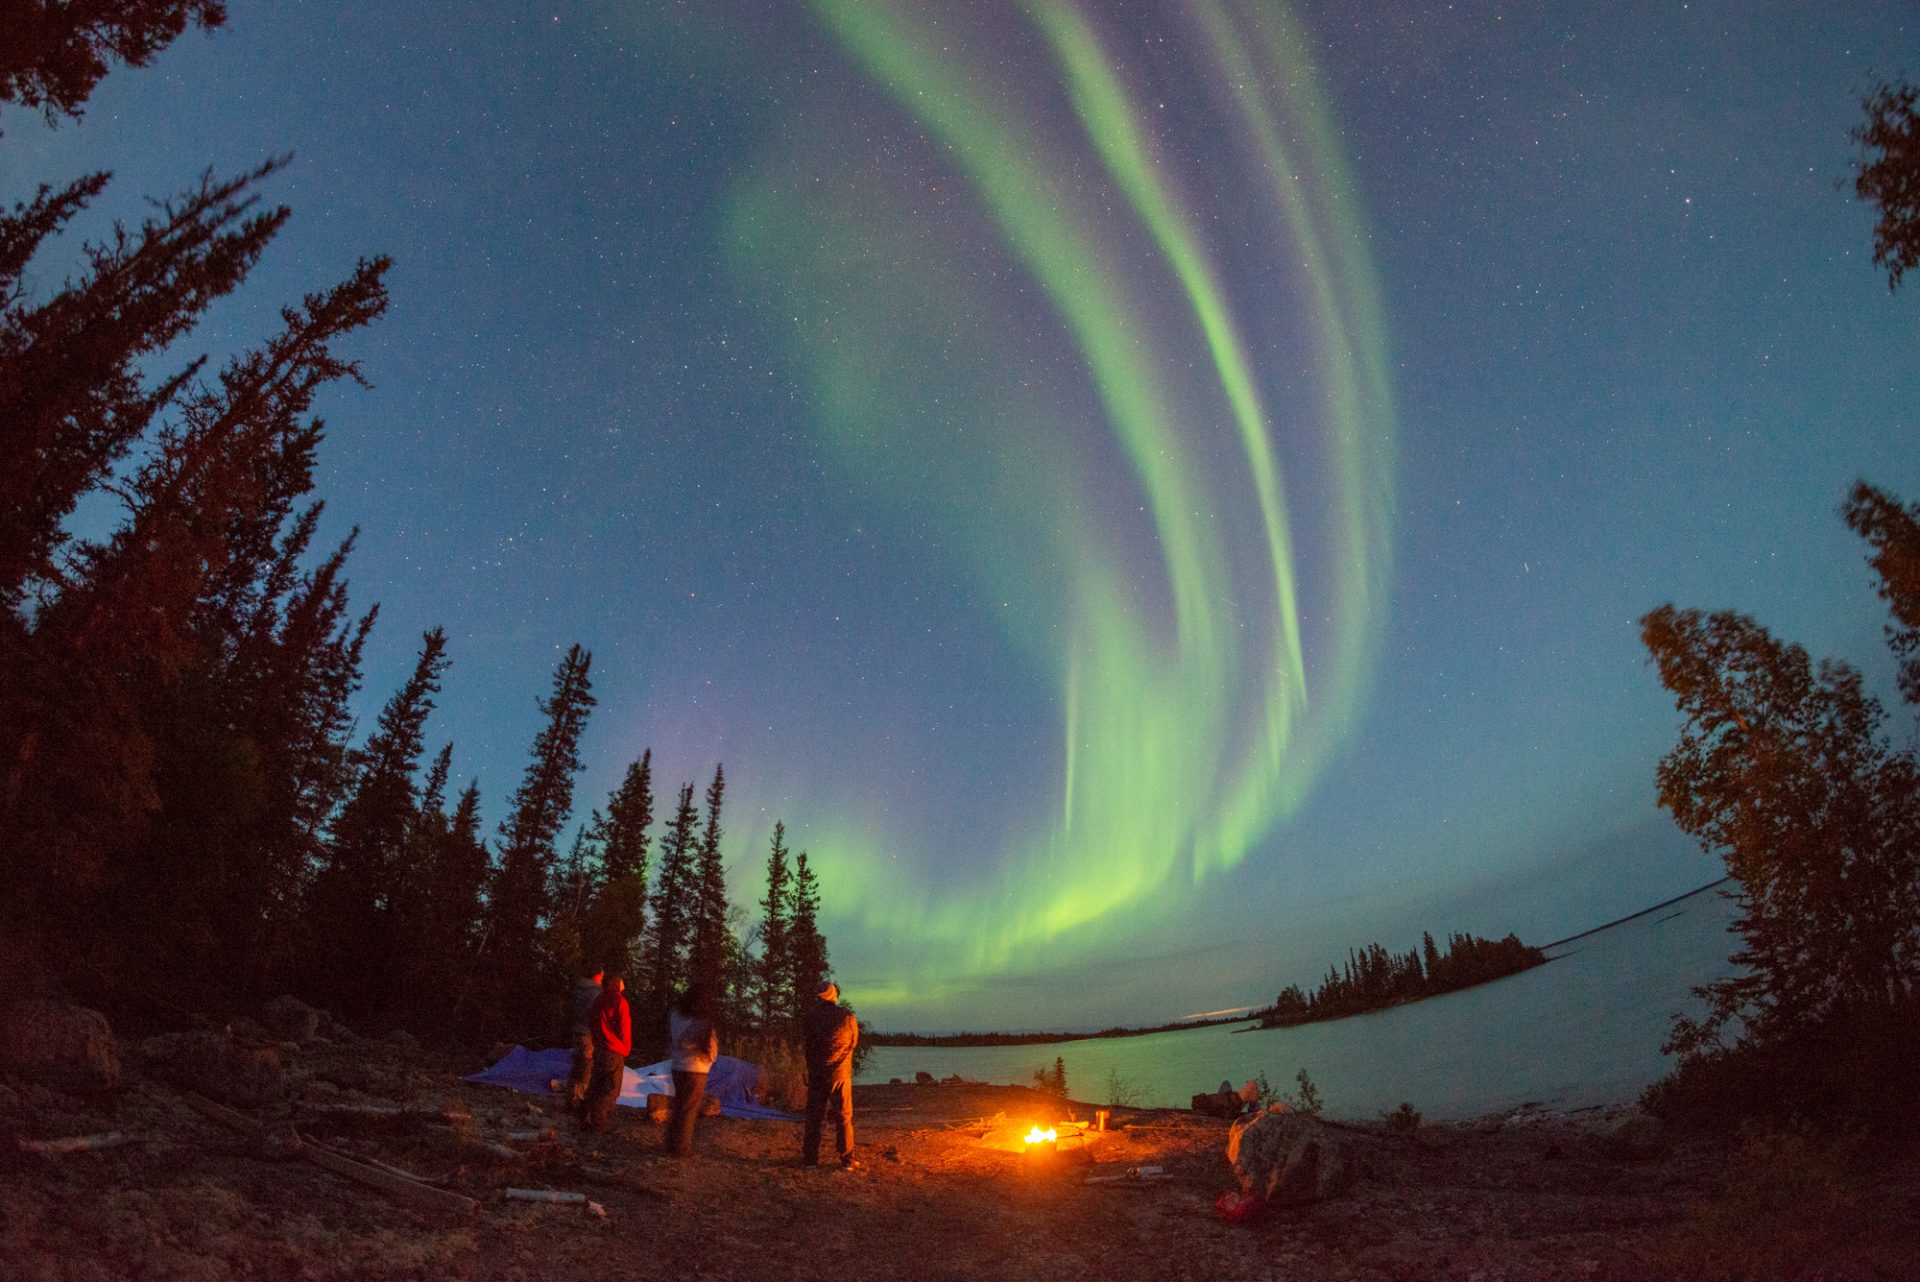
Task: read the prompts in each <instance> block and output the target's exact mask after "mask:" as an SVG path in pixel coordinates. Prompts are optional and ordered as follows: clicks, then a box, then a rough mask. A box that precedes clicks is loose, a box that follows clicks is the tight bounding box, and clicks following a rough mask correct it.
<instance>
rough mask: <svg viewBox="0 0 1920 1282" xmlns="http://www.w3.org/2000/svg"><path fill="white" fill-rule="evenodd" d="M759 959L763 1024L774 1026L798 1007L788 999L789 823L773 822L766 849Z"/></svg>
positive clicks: (757, 979)
mask: <svg viewBox="0 0 1920 1282" xmlns="http://www.w3.org/2000/svg"><path fill="white" fill-rule="evenodd" d="M760 912H761V918H760V960H759V964H758V966H757V967H756V968H755V975H754V979H755V987H756V988H757V989H758V996H759V1002H760V1010H759V1015H760V1026H761V1027H762V1028H767V1029H773V1028H779V1027H782V1026H784V1025H785V1024H786V1023H787V1022H789V1021H790V1020H791V1019H792V1018H793V1016H794V1014H795V1011H794V1010H793V1008H792V1006H791V1005H790V1004H789V1002H788V998H789V996H790V991H789V990H790V987H791V981H790V979H789V976H790V975H791V973H792V961H791V957H790V953H791V942H790V941H791V939H792V917H793V870H792V867H791V866H790V865H789V863H788V855H787V825H786V824H785V823H780V822H776V823H775V824H774V825H773V842H772V845H771V846H770V847H769V848H768V850H767V897H766V898H765V899H763V900H761V901H760Z"/></svg>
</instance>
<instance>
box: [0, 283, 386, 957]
mask: <svg viewBox="0 0 1920 1282" xmlns="http://www.w3.org/2000/svg"><path fill="white" fill-rule="evenodd" d="M386 267H387V264H386V262H385V260H375V261H373V262H368V263H363V264H361V266H360V268H359V269H358V270H357V271H356V272H355V273H354V275H353V276H352V277H351V278H349V280H347V281H346V282H344V283H343V284H341V285H340V286H338V287H336V288H335V289H333V290H330V291H327V292H325V293H323V294H316V295H312V296H310V297H309V298H307V299H306V301H305V304H304V306H303V307H302V308H300V309H298V310H289V311H287V312H286V313H284V317H285V327H284V329H283V330H282V331H281V333H280V334H279V335H277V336H276V337H275V338H273V339H272V340H271V341H269V342H268V343H267V344H266V345H265V346H263V347H262V348H260V349H258V350H256V351H254V352H252V353H249V354H247V355H245V356H242V357H240V358H238V359H236V360H234V361H232V362H231V363H230V364H229V365H228V367H227V368H226V370H225V371H224V372H223V373H222V375H221V377H220V380H219V384H218V386H215V387H207V386H195V387H193V388H192V389H191V391H190V392H188V393H187V394H186V395H185V396H184V397H181V398H177V399H178V413H177V417H176V418H175V419H174V420H173V421H170V422H169V423H167V424H166V425H165V426H164V428H163V429H162V430H161V431H160V432H159V433H158V435H157V437H156V439H155V440H154V441H153V442H152V449H151V451H150V452H149V454H148V456H147V458H146V459H145V461H144V462H143V463H142V464H141V466H139V467H138V468H137V469H135V471H134V473H133V475H132V476H131V478H129V479H128V480H127V482H126V483H125V484H124V485H123V486H122V487H121V491H120V492H121V493H122V495H123V497H124V499H125V501H126V504H127V508H128V513H127V517H126V519H125V521H124V523H123V524H122V525H121V526H120V528H119V529H118V530H117V531H116V532H115V533H114V534H113V535H112V537H111V538H110V539H108V540H107V541H105V542H104V543H89V544H86V545H83V546H82V547H81V548H80V549H79V550H78V552H77V554H76V555H74V556H72V557H71V558H70V559H69V560H68V562H67V564H66V565H65V566H64V567H62V570H61V580H60V583H59V586H58V591H57V592H53V593H50V594H43V599H42V603H41V606H40V608H39V609H38V610H37V611H36V612H35V613H34V614H33V616H32V619H31V626H30V627H27V626H24V624H23V621H21V620H20V619H19V616H17V615H16V616H13V617H14V619H15V624H16V630H15V632H14V634H13V637H12V650H13V653H12V655H11V656H10V657H11V660H12V661H11V662H8V663H0V672H4V674H5V675H4V676H3V677H0V722H3V723H4V729H5V731H6V733H5V734H4V735H0V770H3V771H4V777H0V860H6V861H7V862H9V863H10V864H11V866H10V867H0V890H4V891H5V892H6V893H0V899H4V900H7V901H8V902H9V903H10V905H12V906H16V907H17V906H18V905H21V904H29V905H33V904H37V905H38V906H39V908H40V909H42V910H44V911H43V912H42V913H41V918H40V920H41V923H42V925H43V926H45V925H55V926H60V924H61V923H64V926H63V927H61V928H63V929H66V930H68V931H74V930H78V931H80V932H82V933H85V934H88V935H96V936H97V935H98V934H99V933H100V931H101V929H102V927H103V925H104V926H105V927H107V928H108V929H110V930H117V931H119V932H120V933H121V934H122V935H124V936H125V937H126V938H127V939H128V940H132V939H133V938H134V936H136V935H138V934H139V933H140V932H139V931H138V930H137V929H135V926H136V923H137V922H138V921H139V920H140V919H141V916H142V915H143V914H144V913H148V912H153V911H157V910H160V909H161V908H163V907H166V906H167V905H166V904H165V899H164V896H156V895H155V894H153V893H152V892H153V890H154V888H155V887H156V885H164V886H167V887H170V888H172V889H173V890H175V891H176V892H180V893H185V892H186V891H188V890H190V889H192V888H195V887H209V888H214V889H215V890H216V891H217V892H218V893H217V894H215V895H214V896H213V897H212V898H209V899H206V900H204V901H189V902H188V903H187V904H185V905H184V906H185V907H187V908H188V909H189V910H190V913H189V916H187V917H186V918H183V919H181V920H178V921H176V922H173V923H172V926H173V929H172V930H171V932H170V934H168V935H167V936H165V937H164V938H161V939H156V940H153V941H150V942H151V943H152V944H153V946H154V947H160V948H168V949H173V950H174V951H176V952H179V953H181V954H182V955H185V953H186V952H187V951H188V950H187V945H188V944H189V943H190V942H191V941H193V940H194V939H195V938H196V933H198V935H199V937H200V938H202V939H203V940H204V939H206V938H208V937H209V936H210V937H211V938H212V940H213V941H215V942H218V941H220V940H222V939H224V940H225V941H226V946H225V947H224V949H223V950H222V951H221V952H220V953H219V954H218V955H221V956H225V957H226V958H227V959H228V969H234V967H233V966H232V959H233V958H234V957H236V956H240V957H244V958H245V960H246V962H247V966H245V967H243V968H240V969H244V970H246V971H247V972H248V973H250V974H258V973H260V970H261V966H260V963H261V961H262V958H261V957H260V956H259V955H258V954H257V953H256V952H255V951H253V948H254V946H255V945H260V946H269V945H274V944H275V943H276V941H279V940H283V939H284V938H285V935H284V933H283V932H278V931H273V930H267V929H265V928H264V922H263V917H262V914H263V913H265V912H267V911H268V910H269V909H273V908H275V907H276V906H277V907H278V908H280V909H283V910H284V909H285V908H287V907H288V906H289V905H288V904H287V902H286V901H287V893H288V891H289V889H290V888H291V887H292V886H293V885H295V884H297V878H298V876H299V874H300V873H301V871H302V870H303V868H304V861H305V860H307V859H310V858H311V856H312V854H313V853H314V849H315V843H316V841H317V837H318V830H319V823H320V820H321V818H322V817H323V816H324V814H325V813H326V810H327V809H328V807H330V806H331V805H332V803H333V802H334V800H336V799H337V784H338V780H339V777H340V772H339V767H340V751H341V739H342V737H343V735H344V730H345V725H346V716H347V712H346V698H347V696H348V695H349V694H351V692H352V690H353V689H354V687H355V686H356V684H357V682H358V673H359V658H360V647H361V645H362V644H363V642H364V639H365V634H366V628H367V627H368V626H370V625H371V617H367V618H364V619H362V620H361V621H360V622H359V624H357V625H356V624H354V623H353V622H352V621H351V620H350V619H348V617H347V615H346V585H345V581H344V579H343V577H342V576H341V568H342V563H343V561H344V558H345V555H346V550H347V547H349V546H350V541H349V544H348V545H345V546H343V547H342V549H341V550H340V551H338V552H337V553H336V554H335V555H334V556H333V557H331V558H329V559H328V560H326V561H325V562H323V563H322V564H321V565H320V566H319V567H318V568H317V569H315V570H314V571H312V572H310V573H308V574H306V575H304V576H299V577H298V581H297V582H296V581H294V579H295V576H294V574H293V572H292V570H291V568H290V566H291V559H292V558H291V556H290V552H291V551H292V550H293V549H294V548H303V547H304V545H305V540H306V539H307V538H308V537H310V535H311V531H312V525H313V521H312V517H311V516H303V517H301V518H299V519H296V520H294V522H293V526H292V529H291V531H289V532H288V533H286V534H284V535H279V534H277V533H276V531H277V527H278V526H279V525H280V523H281V522H283V521H286V520H288V519H289V514H290V512H291V510H292V506H293V503H294V501H295V500H296V499H297V498H298V497H299V496H300V495H303V494H305V493H306V492H308V491H309V490H310V489H311V487H312V467H313V454H314V450H315V448H316V447H317V445H318V443H319V440H320V437H321V435H322V427H321V424H320V423H319V422H318V421H313V420H309V419H307V417H306V414H307V410H308V409H309V407H310V405H311V403H312V400H313V397H314V395H315V394H316V393H317V391H318V390H319V388H320V387H322V386H323V385H325V384H326V383H328V382H330V381H333V380H336V379H339V378H343V377H345V378H352V377H357V373H356V371H355V368H354V366H353V365H352V364H351V363H350V362H347V361H344V360H342V359H340V358H339V357H337V356H336V355H335V354H334V352H333V347H334V344H335V343H336V342H337V341H338V340H339V339H340V338H342V337H343V336H345V335H346V334H347V333H349V332H351V331H352V330H354V329H356V328H358V327H359V326H361V325H363V324H365V323H367V322H368V321H369V320H371V319H372V318H374V317H375V316H377V315H379V314H380V312H381V311H382V310H384V308H385V306H386V292H385V288H384V284H383V277H384V274H385V271H386ZM239 585H251V586H248V587H246V588H244V589H243V588H241V587H240V586H239ZM243 600H245V601H250V602H251V603H252V604H251V606H250V608H249V610H248V611H247V612H246V616H245V623H244V627H241V625H240V624H239V623H236V622H235V620H236V619H237V618H238V617H239V616H237V615H236V613H235V606H236V604H237V603H238V602H240V601H243ZM236 627H240V628H241V630H240V631H239V633H238V635H236V634H235V631H234V629H235V628H236ZM196 749H200V750H204V751H205V752H206V753H207V754H208V758H209V759H210V760H212V761H213V762H215V763H224V765H222V767H221V769H224V770H225V771H227V775H226V781H227V783H228V784H230V785H231V791H232V796H231V797H230V798H229V801H230V803H231V804H230V805H228V806H226V807H224V810H225V812H226V813H225V815H224V816H223V822H224V823H225V824H226V828H225V830H224V832H223V833H222V834H217V835H224V836H227V837H230V838H231V840H230V841H206V840H203V839H201V835H200V834H197V833H195V832H194V831H193V827H192V825H193V823H194V821H195V817H196V812H197V808H198V809H200V810H204V809H205V800H204V799H205V798H206V793H205V788H206V785H207V783H208V782H210V781H211V779H212V778H213V777H214V776H216V775H219V774H220V771H219V770H214V771H209V772H205V773H196V772H195V771H194V770H193V769H192V768H191V765H190V760H191V758H190V757H189V758H188V759H187V760H181V756H182V753H183V751H184V752H187V753H191V752H192V751H193V750H196ZM170 762H174V763H177V768H174V769H173V772H172V773H171V774H168V773H167V769H168V766H169V763H170ZM156 816H158V818H159V820H160V823H159V826H158V827H157V828H156V826H155V822H154V821H155V818H156ZM249 829H250V830H249ZM27 850H31V851H33V852H34V858H33V859H32V860H31V861H21V860H18V859H16V858H14V856H15V855H16V853H17V852H20V851H27ZM169 862H170V863H171V865H172V868H173V871H174V872H175V873H177V874H179V875H176V876H172V877H166V876H165V874H164V873H162V872H160V869H162V868H164V867H166V866H167V865H168V863H169ZM102 893H106V894H108V895H109V896H110V898H109V900H107V901H105V902H103V901H102V900H101V899H100V898H99V896H100V895H101V894H102ZM116 895H117V896H119V897H120V900H121V902H118V903H115V902H113V899H112V898H111V897H112V896H116ZM123 910H125V912H126V913H130V914H132V915H130V916H128V915H122V911H123ZM126 960H128V961H130V962H138V961H139V960H140V959H139V958H127V959H126ZM202 960H204V959H202Z"/></svg>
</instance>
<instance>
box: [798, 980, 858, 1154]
mask: <svg viewBox="0 0 1920 1282" xmlns="http://www.w3.org/2000/svg"><path fill="white" fill-rule="evenodd" d="M839 1003H840V989H839V987H838V986H837V985H836V984H834V983H833V982H832V981H828V982H827V983H825V984H822V985H821V986H820V992H819V994H818V995H817V996H816V997H815V998H814V1000H813V1001H811V1002H808V1003H807V1009H806V1010H805V1011H804V1012H802V1013H801V1016H800V1032H801V1036H802V1038H803V1039H804V1041H805V1044H806V1056H807V1131H806V1138H805V1139H804V1140H803V1141H802V1145H801V1149H800V1162H801V1165H803V1166H818V1165H819V1164H820V1132H821V1131H822V1130H823V1129H824V1128H825V1126H826V1119H827V1110H828V1109H832V1110H833V1128H834V1138H835V1139H836V1140H838V1141H839V1148H840V1165H841V1167H842V1168H843V1169H846V1170H855V1169H857V1168H858V1167H859V1165H860V1164H859V1163H858V1162H856V1161H855V1160H854V1157H853V1048H854V1047H856V1046H858V1045H859V1044H860V1022H859V1021H858V1020H856V1019H855V1018H854V1017H853V1012H852V1011H850V1010H846V1009H845V1008H843V1007H842V1006H841V1005H840V1004H839Z"/></svg>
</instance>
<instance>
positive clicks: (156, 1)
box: [0, 0, 227, 121]
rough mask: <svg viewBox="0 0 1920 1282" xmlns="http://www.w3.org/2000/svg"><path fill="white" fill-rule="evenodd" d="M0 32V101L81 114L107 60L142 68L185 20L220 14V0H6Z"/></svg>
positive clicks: (214, 18) (206, 20) (53, 114)
mask: <svg viewBox="0 0 1920 1282" xmlns="http://www.w3.org/2000/svg"><path fill="white" fill-rule="evenodd" d="M5 18H6V22H5V30H4V36H5V39H0V101H5V102H14V103H18V104H20V105H21V106H23V107H32V108H37V109H39V110H40V111H42V112H44V113H45V115H46V117H47V119H48V120H49V121H52V120H56V119H58V118H59V117H60V116H62V115H66V116H78V115H80V110H81V105H82V104H83V103H85V102H86V100H87V98H88V96H89V95H91V94H92V93H93V87H94V86H95V85H97V84H99V83H100V80H101V78H102V77H103V76H105V75H106V74H107V71H108V69H109V63H110V62H111V61H115V60H117V61H120V62H124V63H126V64H127V65H128V66H129V67H144V66H146V65H147V64H148V63H149V62H151V61H153V58H154V56H155V55H156V54H158V53H159V52H160V51H161V50H162V49H164V48H166V47H167V46H168V45H169V44H172V43H173V41H174V40H175V38H177V37H178V36H179V35H180V33H181V32H183V31H185V30H186V29H187V25H188V24H189V23H192V24H194V25H196V26H198V27H200V28H202V29H203V30H208V31H211V30H212V29H214V28H215V27H218V26H220V25H222V24H223V23H225V22H226V20H227V7H226V4H225V3H224V2H223V0H58V2H56V0H11V2H10V3H8V4H7V5H6V7H5Z"/></svg>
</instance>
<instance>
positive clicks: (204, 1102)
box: [180, 1091, 260, 1133]
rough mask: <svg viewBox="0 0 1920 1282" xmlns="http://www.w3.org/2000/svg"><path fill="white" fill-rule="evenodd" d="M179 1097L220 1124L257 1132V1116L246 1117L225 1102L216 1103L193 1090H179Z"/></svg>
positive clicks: (238, 1129) (258, 1125)
mask: <svg viewBox="0 0 1920 1282" xmlns="http://www.w3.org/2000/svg"><path fill="white" fill-rule="evenodd" d="M180 1098H181V1099H183V1100H185V1101H186V1102H187V1104H188V1105H189V1106H190V1107H192V1109H193V1110H194V1111H195V1112H197V1113H202V1114H204V1115H206V1116H207V1117H210V1118H212V1119H213V1120H214V1121H216V1122H219V1123H220V1124H221V1125H222V1126H231V1127H232V1128H233V1129H234V1130H236V1131H251V1132H255V1133H258V1132H259V1130H260V1121H259V1119H258V1118H253V1117H248V1116H247V1115H246V1114H245V1113H242V1112H240V1111H239V1110H238V1109H232V1108H228V1107H227V1106H226V1105H225V1104H216V1103H214V1102H213V1101H212V1100H210V1099H208V1098H207V1097H206V1096H204V1095H200V1094H197V1093H195V1092H193V1091H181V1092H180Z"/></svg>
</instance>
